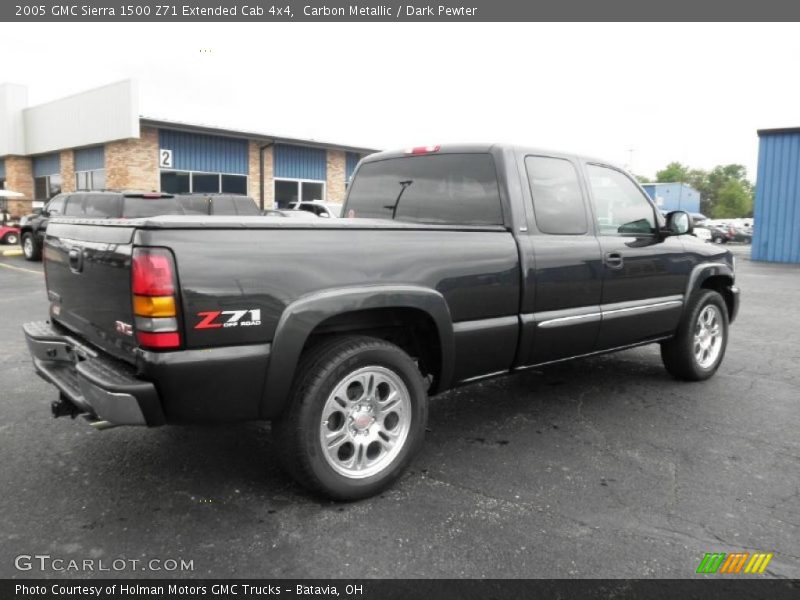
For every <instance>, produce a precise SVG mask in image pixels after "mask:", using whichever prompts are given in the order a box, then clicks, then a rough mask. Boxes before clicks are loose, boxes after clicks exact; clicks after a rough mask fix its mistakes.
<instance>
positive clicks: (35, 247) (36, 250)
mask: <svg viewBox="0 0 800 600" xmlns="http://www.w3.org/2000/svg"><path fill="white" fill-rule="evenodd" d="M22 253H23V254H24V255H25V259H26V260H41V258H42V248H41V246H39V244H38V243H37V242H36V238H35V237H34V235H33V234H32V233H24V234H22Z"/></svg>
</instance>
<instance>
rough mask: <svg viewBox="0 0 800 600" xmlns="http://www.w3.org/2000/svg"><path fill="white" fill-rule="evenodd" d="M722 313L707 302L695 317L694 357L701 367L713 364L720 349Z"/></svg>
mask: <svg viewBox="0 0 800 600" xmlns="http://www.w3.org/2000/svg"><path fill="white" fill-rule="evenodd" d="M722 332H723V329H722V315H720V312H719V309H718V308H717V307H716V306H714V305H713V304H709V305H708V306H706V307H705V308H703V310H701V311H700V314H699V315H698V317H697V323H696V324H695V327H694V344H693V345H692V349H693V350H694V359H695V360H696V361H697V364H698V366H699V367H700V368H702V369H708V368H709V367H711V366H713V364H714V363H715V362H716V360H717V358H719V353H720V351H721V350H722V335H723V333H722Z"/></svg>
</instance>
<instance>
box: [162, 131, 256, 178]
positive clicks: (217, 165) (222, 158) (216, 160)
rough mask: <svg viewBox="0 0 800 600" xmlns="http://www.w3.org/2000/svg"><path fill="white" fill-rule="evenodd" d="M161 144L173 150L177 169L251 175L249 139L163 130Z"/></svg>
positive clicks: (174, 166)
mask: <svg viewBox="0 0 800 600" xmlns="http://www.w3.org/2000/svg"><path fill="white" fill-rule="evenodd" d="M158 143H159V148H161V149H164V150H172V168H173V169H177V170H179V171H207V172H209V173H237V174H241V175H247V174H248V148H247V146H248V142H247V140H240V139H235V138H226V137H218V136H214V135H203V134H198V133H185V132H182V131H172V130H169V129H160V130H159V132H158Z"/></svg>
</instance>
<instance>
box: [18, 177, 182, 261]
mask: <svg viewBox="0 0 800 600" xmlns="http://www.w3.org/2000/svg"><path fill="white" fill-rule="evenodd" d="M173 214H184V211H183V209H182V208H181V206H180V204H178V201H177V200H176V199H175V197H174V196H173V195H172V194H162V193H160V192H135V191H131V192H127V191H126V192H69V193H64V194H58V195H57V196H55V197H53V199H52V200H50V201H49V202H48V203H47V204H46V205H45V207H44V208H43V209H42V210H41V211H39V212H38V213H33V214H30V215H27V217H23V220H22V222H21V223H20V240H21V243H22V253H23V254H24V255H25V258H26V259H27V260H41V258H42V246H43V244H44V237H45V232H46V231H47V225H48V223H49V222H50V219H51V218H53V217H61V216H63V217H72V218H86V219H114V218H124V219H136V218H141V217H150V216H155V215H173Z"/></svg>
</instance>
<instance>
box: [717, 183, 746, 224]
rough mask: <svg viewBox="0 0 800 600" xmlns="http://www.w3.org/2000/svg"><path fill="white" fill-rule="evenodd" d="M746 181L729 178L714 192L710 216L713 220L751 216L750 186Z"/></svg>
mask: <svg viewBox="0 0 800 600" xmlns="http://www.w3.org/2000/svg"><path fill="white" fill-rule="evenodd" d="M749 184H750V182H749V181H747V180H744V181H741V180H739V179H734V178H730V179H728V180H727V181H725V183H723V184H722V185H721V187H720V188H719V190H717V192H716V198H715V202H714V205H713V206H712V207H711V216H712V217H713V218H715V219H727V218H738V217H745V216H748V215H750V214H752V211H753V194H752V185H749Z"/></svg>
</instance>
